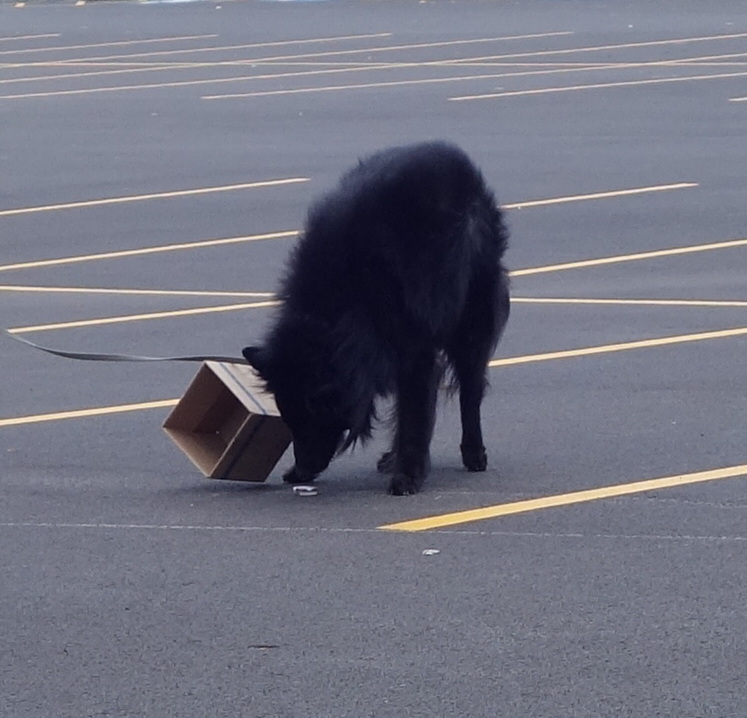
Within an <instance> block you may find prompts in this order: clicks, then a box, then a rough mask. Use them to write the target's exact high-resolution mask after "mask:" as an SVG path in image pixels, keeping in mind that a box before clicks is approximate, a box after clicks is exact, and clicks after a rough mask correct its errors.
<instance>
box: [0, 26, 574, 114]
mask: <svg viewBox="0 0 747 718" xmlns="http://www.w3.org/2000/svg"><path fill="white" fill-rule="evenodd" d="M566 34H569V33H567V32H558V33H542V34H540V35H537V34H535V35H531V36H521V35H513V36H506V37H495V38H481V39H475V40H451V41H446V42H440V43H420V44H414V45H391V46H378V47H367V48H356V49H354V50H329V51H325V52H317V53H306V54H296V55H287V56H275V57H273V56H269V57H264V58H255V59H252V58H247V60H246V61H245V63H244V64H246V65H250V66H251V65H257V66H262V65H264V64H265V63H271V62H273V61H277V60H285V59H293V58H304V57H305V58H313V57H330V56H339V55H351V54H362V53H368V54H372V53H376V52H386V51H392V50H404V49H420V48H429V47H437V46H441V45H456V44H459V45H463V44H470V43H475V42H492V41H498V40H513V39H521V38H524V37H548V36H553V35H566ZM206 49H212V48H206ZM218 49H230V48H218ZM0 54H1V53H0ZM143 54H145V53H141V56H142V55H143ZM147 54H148V55H154V54H165V53H147ZM172 54H174V53H173V52H172ZM135 56H136V55H130V56H129V57H135ZM94 59H108V58H94ZM427 65H428V63H427V62H424V63H412V62H408V63H400V65H399V66H400V67H403V68H408V67H421V66H427ZM187 66H188V65H187ZM159 69H161V68H149V69H148V71H151V70H159ZM171 69H174V68H171ZM354 69H357V70H366V69H368V68H353V69H349V70H347V71H349V72H352V71H353V70H354ZM126 71H131V70H120V71H116V70H115V71H111V73H108V72H106V71H102V72H95V73H80V74H78V75H77V76H91V75H94V74H121V73H122V72H126ZM340 71H344V70H340ZM325 72H335V71H332V70H330V71H312V72H308V73H286V74H285V75H282V76H288V77H292V76H297V75H306V74H312V75H313V74H323V73H325ZM75 76H76V75H75V74H70V75H60V76H52V77H50V78H46V79H55V80H58V79H59V78H60V77H63V78H64V77H75ZM280 76H281V75H279V74H272V75H267V76H257V75H244V76H239V77H218V78H212V79H197V80H175V81H172V82H156V83H140V84H137V85H118V86H104V87H92V88H86V89H77V90H53V91H46V92H24V93H17V94H15V95H0V99H3V100H17V99H29V98H38V97H58V96H65V95H86V94H95V93H100V92H123V91H133V90H149V89H162V88H166V87H187V86H195V85H212V84H216V85H217V84H223V83H226V82H243V81H251V80H256V79H268V78H272V77H280ZM478 77H479V76H478ZM22 79H23V78H22ZM16 81H18V80H17V79H13V80H10V81H9V82H16ZM30 81H32V82H33V81H36V80H35V79H34V78H31V79H30ZM0 84H2V83H0ZM219 97H223V96H219ZM204 99H205V98H204ZM208 99H212V98H208Z"/></svg>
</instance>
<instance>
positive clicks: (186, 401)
mask: <svg viewBox="0 0 747 718" xmlns="http://www.w3.org/2000/svg"><path fill="white" fill-rule="evenodd" d="M163 429H164V431H165V432H166V433H167V434H168V435H169V436H170V437H171V438H172V439H173V441H174V442H175V443H176V444H177V446H179V448H181V449H182V451H184V453H185V454H186V455H187V456H188V457H189V458H190V459H191V461H192V463H193V464H195V466H197V468H198V469H200V471H202V473H203V474H204V475H205V476H207V477H209V478H211V479H233V480H235V481H264V480H265V479H266V478H267V477H268V476H269V475H270V472H271V471H272V469H273V468H274V466H275V464H277V462H278V461H279V460H280V457H281V456H282V455H283V454H284V453H285V450H286V449H287V448H288V445H289V444H290V443H291V433H290V430H289V429H288V427H287V426H286V425H285V424H284V423H283V420H282V419H281V418H280V413H279V412H278V409H277V406H276V405H275V400H274V399H273V397H272V395H271V394H268V393H267V392H265V390H264V387H263V385H262V382H261V380H260V379H259V377H258V376H257V374H256V372H255V371H254V370H253V369H252V368H251V367H250V366H248V365H246V364H229V363H225V362H214V361H206V362H204V363H203V364H202V366H201V367H200V369H199V371H198V372H197V375H196V376H195V378H194V379H193V380H192V383H191V384H190V386H189V388H188V389H187V391H186V392H185V394H184V396H183V397H182V398H181V399H180V400H179V403H178V404H177V405H176V406H175V407H174V410H173V411H172V412H171V414H170V415H169V417H168V418H167V419H166V421H165V422H164V424H163Z"/></svg>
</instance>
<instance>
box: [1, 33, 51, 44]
mask: <svg viewBox="0 0 747 718" xmlns="http://www.w3.org/2000/svg"><path fill="white" fill-rule="evenodd" d="M49 37H60V33H59V32H48V33H45V34H44V35H14V36H13V37H0V42H10V41H13V40H41V39H45V38H49Z"/></svg>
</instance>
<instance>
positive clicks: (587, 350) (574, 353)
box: [488, 327, 747, 368]
mask: <svg viewBox="0 0 747 718" xmlns="http://www.w3.org/2000/svg"><path fill="white" fill-rule="evenodd" d="M744 335H747V327H736V328H734V329H719V330H717V331H712V332H700V333H698V334H678V335H675V336H669V337H659V338H658V339H641V340H638V341H632V342H622V343H620V344H602V345H599V346H594V347H583V348H581V349H567V350H563V351H556V352H544V353H542V354H524V355H522V356H515V357H507V358H505V359H493V360H492V361H491V362H489V364H488V366H489V367H492V368H495V367H499V366H514V365H517V364H533V363H535V362H541V361H553V360H555V359H571V358H574V357H582V356H593V355H595V354H610V353H614V352H622V351H629V350H631V349H650V348H653V347H663V346H671V345H672V344H687V343H690V342H700V341H708V340H710V339H726V338H728V337H738V336H744Z"/></svg>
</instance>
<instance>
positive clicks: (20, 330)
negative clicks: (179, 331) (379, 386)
mask: <svg viewBox="0 0 747 718" xmlns="http://www.w3.org/2000/svg"><path fill="white" fill-rule="evenodd" d="M279 303H280V302H279V301H278V300H271V301H264V302H245V303H242V304H224V305H220V306H216V307H198V308H196V309H177V310H175V311H170V312H148V313H145V314H126V315H121V316H117V317H103V318H101V319H82V320H80V321H74V322H58V323H55V324H37V325H36V326H29V327H15V328H13V329H8V333H9V334H27V333H29V332H47V331H53V330H55V329H77V328H80V327H100V326H103V325H105V324H122V323H124V322H142V321H147V320H149V319H173V318H175V317H190V316H196V315H198V314H217V313H219V312H235V311H239V310H241V309H261V308H264V307H275V306H277V305H278V304H279Z"/></svg>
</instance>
